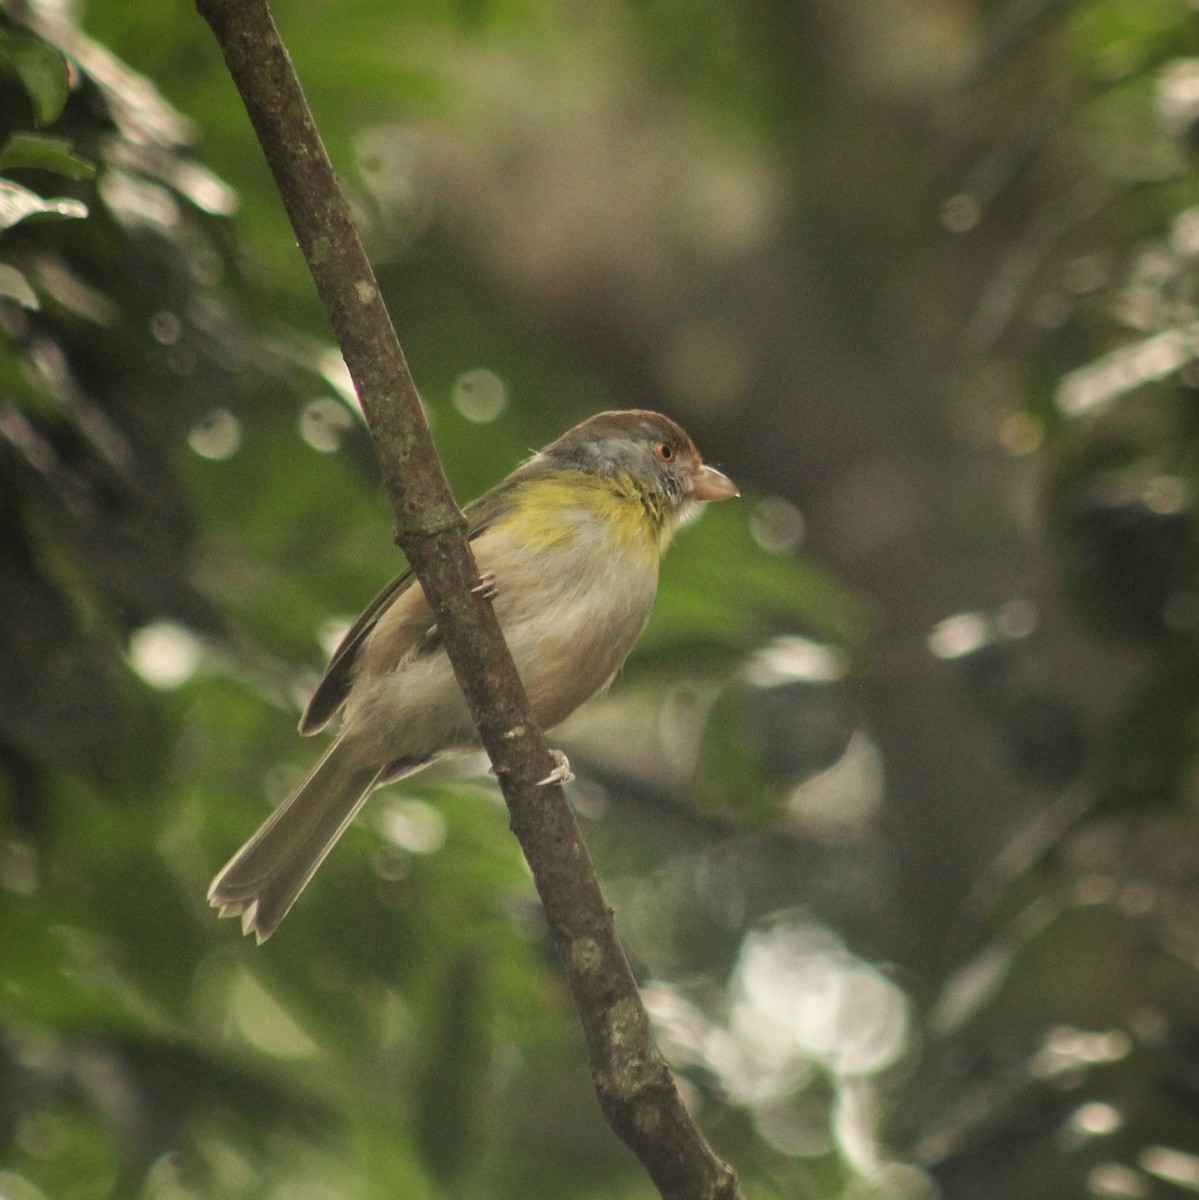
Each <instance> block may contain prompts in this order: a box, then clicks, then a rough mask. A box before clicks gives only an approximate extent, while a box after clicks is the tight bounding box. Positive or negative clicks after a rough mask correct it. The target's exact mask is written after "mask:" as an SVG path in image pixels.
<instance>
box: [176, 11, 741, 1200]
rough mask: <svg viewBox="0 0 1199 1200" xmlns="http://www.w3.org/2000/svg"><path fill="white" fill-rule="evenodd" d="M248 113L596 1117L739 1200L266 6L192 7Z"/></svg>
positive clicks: (710, 1194)
mask: <svg viewBox="0 0 1199 1200" xmlns="http://www.w3.org/2000/svg"><path fill="white" fill-rule="evenodd" d="M197 8H198V9H199V11H200V14H201V15H202V16H203V17H204V19H205V20H206V21H207V22H208V23H209V25H210V26H211V27H212V30H213V33H214V34H215V35H216V38H217V41H218V42H219V43H220V47H221V51H222V53H223V55H224V57H225V63H226V65H227V66H228V68H229V72H230V74H231V75H232V76H233V80H234V83H235V84H236V85H237V89H238V91H239V92H240V93H241V97H242V100H243V102H244V103H245V106H246V111H247V112H248V113H249V116H250V121H251V123H252V124H253V126H254V129H255V132H256V133H257V134H258V139H259V141H260V142H261V144H262V149H263V152H264V154H265V156H266V160H267V163H268V164H269V166H270V168H271V170H272V172H273V173H274V176H275V182H276V184H277V185H278V188H279V193H280V195H281V196H282V198H283V203H284V206H285V208H286V209H287V214H288V216H289V218H290V220H291V224H292V227H293V229H294V230H295V233H296V237H297V239H298V241H299V244H300V249H301V250H302V252H303V254H304V258H305V259H306V261H307V263H308V267H309V269H310V270H311V272H312V277H313V279H314V280H315V282H316V288H317V292H318V294H319V295H320V298H321V301H322V302H323V303H324V305H325V308H326V310H327V312H328V314H329V320H330V322H331V323H332V326H333V331H334V333H335V334H336V336H337V340H338V342H339V343H340V345H341V350H342V354H343V355H344V357H345V360H346V365H347V366H348V367H349V370H350V375H351V376H352V378H353V380H354V383H355V385H356V387H357V389H358V398H359V401H360V402H361V405H362V411H363V413H364V414H365V416H366V421H367V425H368V427H369V429H370V432H371V436H372V438H373V440H374V445H375V451H376V453H377V455H378V458H379V465H380V469H381V471H382V475H383V481H384V484H385V486H386V489H387V495H388V498H389V500H390V501H391V506H392V509H393V511H394V514H395V522H396V524H395V539H396V542H397V543H398V544H399V546H400V548H401V549H402V550H403V551H404V553H405V554H406V555H407V557H408V561H409V562H410V563H411V565H412V568H413V570H414V571H415V572H416V576H417V578H418V579H419V580H420V582H421V586H422V587H423V588H424V591H425V595H426V596H427V598H428V601H429V604H430V606H431V608H432V610H433V613H434V616H435V619H436V621H437V627H438V629H439V630H440V631H441V634H442V637H443V640H444V644H445V647H446V651H447V653H448V654H449V657H450V662H451V663H452V664H453V667H454V671H455V674H456V675H457V677H458V682H459V685H460V686H461V687H462V690H463V693H464V694H465V696H466V699H467V703H468V704H469V706H470V710H471V715H472V716H473V718H474V721H475V724H476V725H477V726H478V729H479V734H480V736H481V738H482V740H483V745H484V746H485V747H486V749H487V752H488V754H489V755H490V756H491V761H492V764H493V766H494V767H495V773H496V776H497V777H498V779H499V782H500V787H501V788H502V790H503V793H504V799H505V800H506V801H507V804H508V809H509V812H510V814H511V824H512V829H513V832H514V833H515V834H516V836H517V838H519V840H520V844H521V848H522V849H523V850H524V853H525V857H526V858H527V859H528V862H529V866H530V868H531V870H532V873H533V879H534V882H535V884H536V886H537V891H538V893H539V895H540V896H541V901H542V904H543V905H544V906H545V912H546V917H547V920H548V923H549V928H550V931H551V933H552V935H553V938H554V943H555V946H556V948H557V950H558V954H559V956H560V957H561V959H562V964H563V967H564V969H565V972H566V977H567V980H568V982H569V985H570V989H571V993H572V994H573V996H574V1001H575V1005H576V1007H577V1009H578V1013H579V1018H580V1021H581V1022H582V1025H583V1031H584V1034H585V1036H586V1040H587V1049H588V1053H589V1056H590V1059H591V1071H592V1077H593V1080H594V1082H595V1087H596V1092H597V1094H598V1096H599V1101H600V1106H601V1107H602V1109H603V1111H604V1114H605V1116H606V1117H607V1119H608V1121H609V1123H610V1124H611V1125H612V1127H613V1128H614V1129H615V1130H616V1132H617V1133H618V1134H619V1135H620V1136H621V1138H623V1139H624V1141H625V1142H626V1143H627V1144H628V1145H629V1147H630V1148H631V1149H632V1150H633V1152H634V1153H635V1154H636V1155H637V1157H638V1158H639V1159H640V1160H641V1162H642V1164H643V1165H644V1166H645V1168H646V1170H647V1171H648V1172H649V1175H650V1177H651V1178H652V1179H653V1181H654V1184H655V1185H656V1187H657V1188H658V1191H659V1192H660V1193H661V1195H662V1196H663V1197H664V1200H739V1197H740V1196H741V1192H740V1189H739V1187H738V1185H737V1180H736V1177H735V1176H734V1174H733V1172H732V1171H731V1170H730V1168H729V1167H728V1166H726V1165H725V1164H724V1163H723V1162H721V1161H720V1160H719V1159H718V1158H717V1157H716V1156H715V1154H713V1152H712V1150H711V1148H710V1147H709V1146H708V1144H707V1142H706V1141H705V1140H704V1138H703V1135H702V1134H701V1133H700V1131H699V1129H698V1128H697V1127H696V1125H695V1123H694V1122H693V1121H692V1119H691V1117H690V1115H689V1114H688V1113H687V1111H686V1109H685V1108H684V1106H683V1104H682V1101H681V1099H680V1097H679V1094H678V1090H677V1088H676V1087H675V1084H674V1080H673V1079H672V1078H671V1075H670V1071H669V1070H668V1068H667V1066H666V1063H665V1062H664V1061H663V1059H662V1057H661V1055H660V1054H659V1053H658V1051H657V1049H656V1047H655V1046H654V1043H653V1039H652V1036H651V1033H650V1026H649V1019H648V1017H647V1016H646V1013H645V1009H644V1008H643V1006H642V1004H641V999H640V996H639V994H638V991H637V985H636V983H635V981H634V979H633V976H632V972H631V971H630V970H629V966H628V962H627V961H626V959H625V957H624V953H623V951H622V950H621V947H620V943H619V942H618V940H617V937H616V931H615V928H614V926H613V923H612V918H611V913H610V911H609V909H608V907H607V905H606V904H605V902H604V898H603V895H602V893H601V892H600V888H599V882H598V880H597V879H596V875H595V869H594V867H593V866H592V864H591V858H590V855H589V854H588V852H587V847H586V845H585V844H584V842H583V839H582V835H581V834H580V832H579V828H578V825H577V824H576V823H575V820H574V816H573V814H572V813H571V811H570V808H569V806H568V805H567V803H566V799H565V797H564V796H563V794H562V789H561V788H560V787H557V786H553V787H538V786H537V785H536V781H537V780H539V779H544V778H545V776H546V775H548V774H549V773H550V771H551V769H552V767H553V763H552V761H551V759H550V755H549V751H548V750H547V749H546V744H545V739H544V737H543V736H542V734H541V731H540V730H539V729H538V728H537V725H536V723H535V722H534V720H533V717H532V712H531V710H530V708H529V702H528V699H527V697H526V696H525V692H524V688H523V686H522V685H521V682H520V678H519V677H518V675H517V673H516V668H515V666H514V665H513V663H512V657H511V655H510V654H509V652H508V648H507V646H506V644H505V643H504V640H503V636H502V634H501V633H500V629H499V625H498V624H497V622H496V619H495V614H494V612H493V611H492V608H491V605H490V603H489V602H488V601H487V600H485V599H484V598H483V597H482V596H481V595H479V594H476V593H473V592H472V591H471V588H472V587H473V586H474V585H475V584H477V583H478V570H477V568H476V566H475V562H474V558H473V556H472V555H471V552H470V549H469V547H468V545H467V543H466V539H465V531H466V523H465V521H464V519H463V517H462V513H461V512H460V511H459V509H458V506H457V505H456V504H455V502H454V498H453V495H452V494H451V492H450V488H449V484H448V483H447V482H446V478H445V474H444V472H443V471H442V468H441V463H440V460H439V459H438V457H437V452H436V450H435V449H434V446H433V440H432V438H431V437H430V434H429V428H428V425H427V423H426V421H425V417H424V412H423V410H422V408H421V404H420V400H419V398H418V396H417V392H416V386H415V384H414V383H413V381H412V376H411V374H410V373H409V371H408V366H407V363H406V362H405V361H404V355H403V352H402V351H401V349H400V345H399V342H398V340H397V338H396V334H395V330H394V328H393V327H392V324H391V318H390V316H389V315H388V313H387V309H386V308H385V306H384V304H383V300H382V298H381V296H380V294H379V288H378V285H377V284H376V282H375V277H374V273H373V272H372V270H371V267H370V263H369V262H368V261H367V258H366V253H365V251H364V250H363V248H362V243H361V241H360V240H359V238H358V234H357V231H356V230H355V228H354V225H353V222H352V220H351V218H350V213H349V208H348V206H347V204H346V202H345V198H344V196H343V195H342V193H341V190H340V188H339V186H338V183H337V179H336V177H335V176H334V173H333V169H332V167H331V165H330V163H329V159H328V156H327V155H326V153H325V150H324V147H323V146H322V144H321V141H320V137H319V135H318V134H317V131H316V126H315V125H314V123H313V120H312V115H311V113H310V112H309V110H308V105H307V103H306V102H305V100H304V96H303V93H302V91H301V89H300V84H299V81H298V79H297V78H296V75H295V71H294V69H293V67H292V64H291V60H290V58H289V57H288V54H287V51H286V50H285V48H284V46H283V44H282V42H281V41H280V39H279V34H278V32H277V30H276V29H275V25H274V22H273V20H272V18H271V14H270V10H269V8H268V6H267V5H266V3H265V2H264V0H197Z"/></svg>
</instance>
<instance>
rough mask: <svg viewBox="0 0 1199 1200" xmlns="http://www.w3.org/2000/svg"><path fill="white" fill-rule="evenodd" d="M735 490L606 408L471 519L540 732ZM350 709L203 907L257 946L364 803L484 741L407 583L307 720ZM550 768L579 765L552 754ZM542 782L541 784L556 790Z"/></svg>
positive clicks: (317, 698)
mask: <svg viewBox="0 0 1199 1200" xmlns="http://www.w3.org/2000/svg"><path fill="white" fill-rule="evenodd" d="M737 495H739V492H738V490H737V487H736V486H735V485H734V483H733V482H732V480H730V479H729V478H728V476H727V475H724V474H723V473H721V472H720V471H718V470H716V468H715V467H711V466H708V465H706V464H705V463H704V462H703V460H702V458H701V457H700V454H699V451H698V450H697V449H696V447H695V443H694V442H693V441H692V440H691V438H690V437H689V436H688V435H687V434H686V433H685V432H684V431H683V429H682V428H681V427H680V426H679V425H678V424H676V423H675V422H674V421H673V420H671V419H670V418H669V417H665V416H663V415H661V414H660V413H656V412H650V411H647V410H641V409H631V410H624V411H618V412H603V413H599V414H597V415H595V416H592V417H590V418H588V419H587V420H585V421H583V422H582V423H581V424H579V425H576V426H575V427H574V428H572V429H570V430H568V431H567V432H566V433H564V434H563V435H562V436H561V437H559V438H558V439H557V440H556V441H554V442H551V443H550V444H549V445H548V446H546V447H545V448H544V449H543V450H541V451H539V452H537V453H535V454H533V455H532V457H530V458H528V459H526V460H525V461H524V462H523V463H521V464H520V465H519V466H518V467H517V468H516V469H515V470H514V471H513V472H512V473H511V474H510V475H509V476H508V477H507V478H506V479H504V480H503V481H502V482H500V483H498V484H497V485H496V486H495V487H493V488H491V490H490V491H487V492H485V493H484V494H483V495H482V496H480V497H479V498H478V499H477V500H475V501H473V502H472V503H470V504H468V505H467V506H466V508H465V510H464V515H465V516H466V520H467V530H468V533H467V536H468V539H469V541H470V544H471V548H472V550H473V552H474V556H475V561H476V564H477V566H478V568H479V572H480V581H481V582H480V585H479V587H480V588H481V589H484V590H485V592H486V594H487V596H488V597H489V598H490V600H491V603H492V604H493V605H494V608H495V615H496V618H497V620H498V622H499V625H500V628H501V630H502V631H503V633H504V636H505V639H506V640H507V643H508V647H509V649H510V650H511V652H512V657H513V659H514V661H515V663H516V667H517V670H518V672H519V674H520V677H521V680H522V682H523V683H524V686H525V691H526V692H527V694H528V697H529V701H530V703H531V705H532V710H533V714H534V716H535V718H536V720H537V722H538V724H539V725H540V726H541V727H542V728H543V729H550V728H552V727H553V726H555V725H557V724H559V723H560V722H561V721H563V720H565V719H566V717H568V716H570V714H571V713H573V712H574V711H575V709H577V708H578V707H579V706H580V705H581V704H583V703H584V702H585V701H586V700H589V699H590V698H591V697H592V696H594V695H596V694H598V693H599V692H602V691H603V690H604V689H605V688H607V686H608V685H609V684H610V683H611V682H612V680H613V679H614V678H615V676H616V675H617V673H618V672H619V671H620V668H621V667H622V666H623V665H624V661H625V659H626V658H627V657H628V654H629V652H630V651H631V650H632V648H633V644H634V643H635V642H636V640H637V638H638V637H639V636H640V634H641V631H642V630H643V629H644V628H645V625H646V622H647V621H648V619H649V615H650V611H651V609H652V607H653V603H654V597H655V593H656V591H657V584H658V563H659V558H660V557H661V554H662V552H663V551H664V550H665V549H666V547H667V545H668V543H669V542H670V540H671V538H672V537H673V535H674V533H675V532H676V530H677V529H678V528H679V526H680V525H682V524H683V523H684V522H685V521H687V520H689V519H690V518H692V517H694V516H696V515H697V514H698V512H699V511H700V510H701V508H702V506H703V505H704V504H705V503H706V502H709V501H716V500H725V499H729V498H731V497H734V496H737ZM339 713H340V714H341V723H340V727H339V732H338V733H337V736H336V738H335V739H334V741H333V742H332V744H331V745H330V746H329V748H328V750H326V751H325V753H324V755H323V756H322V757H321V758H320V759H319V761H318V762H317V764H316V766H315V767H314V768H313V769H312V771H311V772H310V773H309V774H308V776H307V778H306V779H304V781H303V782H302V783H301V784H300V785H299V787H297V788H296V790H295V791H294V792H292V793H291V795H290V796H288V797H287V798H286V799H285V800H284V801H283V802H282V804H280V805H279V806H278V807H277V808H276V809H275V810H274V812H273V813H272V814H271V816H270V817H268V818H267V820H266V821H265V822H264V823H263V824H262V826H261V827H260V828H259V829H258V831H257V832H256V833H255V834H254V835H253V836H252V837H251V838H250V839H249V840H248V841H247V842H246V843H245V844H244V845H243V846H242V848H241V849H240V850H238V851H237V853H236V854H235V855H234V856H233V857H232V858H231V859H230V860H229V862H228V863H227V864H226V865H225V867H224V868H223V869H222V870H221V871H220V872H219V873H218V874H217V876H216V878H215V879H214V880H213V881H212V885H211V887H210V888H209V891H208V901H209V903H210V904H211V905H213V906H214V907H215V908H217V909H218V910H219V914H220V916H222V917H240V918H241V924H242V931H243V932H244V933H245V934H247V935H248V934H253V935H254V936H255V938H256V939H257V941H258V943H259V944H261V943H262V942H264V941H265V940H266V939H267V938H268V937H270V936H271V934H272V933H274V931H275V930H276V929H277V928H278V926H279V923H280V922H281V921H282V920H283V918H284V917H285V916H286V915H287V913H288V911H289V910H290V909H291V907H292V905H293V904H294V903H295V902H296V900H297V898H298V897H299V895H300V893H301V892H302V891H303V889H304V888H305V886H306V885H307V884H308V882H309V881H310V880H311V878H312V876H313V875H314V874H315V872H316V870H317V868H318V867H319V866H320V865H321V863H322V862H323V861H324V859H325V856H326V855H327V854H328V853H329V851H330V850H331V849H332V848H333V846H334V844H335V843H336V842H337V840H338V838H340V837H341V835H342V833H344V832H345V830H346V828H347V827H348V826H349V825H350V823H351V822H352V821H353V820H354V817H355V816H356V815H357V813H358V812H359V811H360V809H361V808H362V806H363V804H365V802H366V800H367V798H368V796H369V795H370V794H371V793H372V792H373V791H374V790H375V789H376V788H378V787H381V786H382V785H383V784H386V783H393V782H395V781H397V780H400V779H403V778H404V777H406V776H408V775H411V774H412V773H413V772H415V771H418V770H420V769H421V768H422V767H425V766H427V765H428V764H429V763H431V762H433V761H434V760H435V759H438V758H441V757H442V756H444V755H447V754H451V753H455V752H461V751H467V750H471V749H474V748H477V746H478V733H477V731H476V730H475V727H474V724H473V722H472V721H471V718H470V714H469V712H468V710H467V706H466V701H465V699H464V698H463V696H462V693H461V690H460V689H459V687H458V683H457V680H456V679H455V677H454V673H453V670H452V668H451V666H450V662H449V659H448V657H447V656H446V653H445V649H444V647H443V646H442V644H441V638H440V635H439V633H438V630H437V627H436V624H435V623H434V621H433V617H432V613H431V611H430V608H429V605H428V602H427V601H426V599H425V595H424V592H423V591H422V589H421V585H420V582H419V581H418V580H417V579H416V578H415V576H414V575H413V574H412V572H411V570H406V571H404V572H403V573H401V574H400V575H398V576H397V577H396V578H395V579H393V580H392V581H391V582H390V583H389V584H388V585H387V586H386V587H385V588H384V589H383V590H382V591H381V592H380V593H379V594H378V595H377V596H376V597H375V598H374V600H372V601H371V602H370V604H368V605H367V607H366V608H365V609H364V610H363V612H362V614H361V615H360V616H359V617H358V619H357V620H356V621H355V622H354V623H353V625H351V626H350V628H349V630H348V631H347V632H346V634H345V636H344V637H343V638H342V640H341V642H340V644H339V645H338V647H337V649H336V650H335V651H334V652H333V655H332V657H331V658H330V660H329V664H328V667H327V668H326V670H325V673H324V676H323V677H322V679H321V681H320V683H319V684H318V686H317V688H316V691H315V692H314V693H313V695H312V698H311V699H310V700H309V702H308V706H307V708H306V709H305V710H304V714H303V717H302V718H301V720H300V732H301V733H302V734H305V735H307V734H313V733H316V732H318V731H319V730H322V729H324V728H325V727H326V726H327V725H329V723H330V722H331V721H332V720H333V719H334V717H335V716H337V715H338V714H339ZM554 760H555V763H556V764H557V766H556V768H555V771H554V773H553V774H552V775H551V776H550V777H549V778H550V779H556V780H561V781H568V780H569V778H570V775H569V770H570V768H569V764H568V763H567V761H566V759H565V757H564V756H563V755H561V754H560V753H557V752H555V759H554ZM542 782H549V779H547V780H543V781H542Z"/></svg>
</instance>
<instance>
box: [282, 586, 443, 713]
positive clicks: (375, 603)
mask: <svg viewBox="0 0 1199 1200" xmlns="http://www.w3.org/2000/svg"><path fill="white" fill-rule="evenodd" d="M415 582H416V577H415V576H414V575H413V574H412V572H411V570H408V571H405V572H404V573H403V574H402V575H397V576H396V577H395V578H394V579H393V580H392V581H391V582H390V583H389V584H388V585H387V586H386V587H385V588H384V589H383V590H382V591H381V592H380V593H379V594H378V595H377V596H376V597H375V598H374V599H373V600H372V601H371V602H370V603H369V604H368V605H367V606H366V608H364V609H363V610H362V612H361V613H360V614H359V616H358V619H357V620H356V621H355V622H354V624H353V625H351V626H350V628H349V629H348V630H347V631H346V635H345V637H343V638H342V639H341V642H340V643H339V644H338V647H337V649H336V650H334V651H333V657H332V658H331V659H330V660H329V665H328V666H327V667H326V668H325V674H324V675H323V676H322V677H321V681H320V683H319V684H318V685H317V688H316V691H315V692H313V693H312V699H311V700H309V701H308V707H307V708H306V709H304V715H303V716H302V717H301V718H300V732H301V733H303V734H310V733H316V732H318V731H319V730H321V729H324V727H325V726H326V725H328V724H329V722H330V721H331V720H332V719H333V717H334V716H335V715H336V713H337V710H338V709H339V708H341V706H342V705H343V704H344V703H345V700H346V697H347V696H348V695H349V694H350V687H351V685H352V684H353V682H354V666H355V664H356V663H357V661H358V653H359V651H360V650H361V649H362V645H363V643H364V642H365V641H366V639H367V638H368V637H370V635H371V633H372V632H374V629H375V626H376V625H377V624H378V622H379V618H380V616H381V615H382V613H383V612H384V611H385V610H386V609H387V608H389V607H390V606H391V605H392V604H393V603H394V602H395V601H396V600H398V599H399V598H400V597H401V596H402V595H403V594H404V593H405V592H407V591H408V590H409V589H410V588H411V587H412V585H413V584H414V583H415ZM420 599H421V603H422V604H423V603H424V597H423V596H421V598H420ZM417 636H419V634H418V635H417ZM415 640H416V638H415V637H414V638H413V641H414V642H415Z"/></svg>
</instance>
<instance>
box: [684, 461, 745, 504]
mask: <svg viewBox="0 0 1199 1200" xmlns="http://www.w3.org/2000/svg"><path fill="white" fill-rule="evenodd" d="M691 494H692V495H693V496H694V497H695V498H696V499H697V500H705V501H706V500H732V499H733V498H734V497H736V496H740V495H741V493H740V491H738V489H737V485H736V484H735V483H734V482H733V481H732V480H731V479H730V478H729V477H728V476H727V475H725V474H723V473H722V472H721V471H718V470H717V469H716V468H715V467H708V466H703V467H700V469H699V470H698V471H697V472H696V474H695V483H694V486H693V487H692V491H691Z"/></svg>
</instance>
